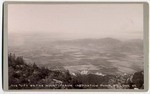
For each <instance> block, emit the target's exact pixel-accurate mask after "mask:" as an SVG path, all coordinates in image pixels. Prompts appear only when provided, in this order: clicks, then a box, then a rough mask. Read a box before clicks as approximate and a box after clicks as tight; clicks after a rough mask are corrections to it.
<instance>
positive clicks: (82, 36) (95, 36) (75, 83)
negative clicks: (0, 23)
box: [6, 3, 145, 90]
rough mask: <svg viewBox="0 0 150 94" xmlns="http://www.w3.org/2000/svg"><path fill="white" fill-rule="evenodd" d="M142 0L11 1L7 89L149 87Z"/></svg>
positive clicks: (141, 88) (9, 10) (134, 88)
mask: <svg viewBox="0 0 150 94" xmlns="http://www.w3.org/2000/svg"><path fill="white" fill-rule="evenodd" d="M143 12H144V6H143V3H16V4H15V3H8V4H7V18H6V19H7V36H8V38H7V40H8V43H7V45H8V53H7V54H8V57H7V58H8V89H9V90H22V89H23V90H25V89H75V90H76V89H108V90H109V89H110V90H114V89H118V90H122V89H124V90H125V89H126V90H143V89H144V88H145V87H144V72H145V71H144V20H143V18H144V14H143Z"/></svg>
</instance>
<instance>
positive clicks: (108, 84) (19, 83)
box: [8, 53, 144, 89]
mask: <svg viewBox="0 0 150 94" xmlns="http://www.w3.org/2000/svg"><path fill="white" fill-rule="evenodd" d="M8 63H9V89H92V88H94V89H133V88H135V87H136V88H139V89H143V88H144V87H143V71H140V72H136V73H134V74H131V75H105V76H102V75H95V74H86V75H82V74H79V73H78V74H75V75H71V74H70V73H69V71H68V70H52V69H48V68H46V67H39V66H37V65H36V64H35V63H33V64H27V63H26V62H25V61H24V59H23V57H16V56H15V54H11V53H10V54H9V56H8Z"/></svg>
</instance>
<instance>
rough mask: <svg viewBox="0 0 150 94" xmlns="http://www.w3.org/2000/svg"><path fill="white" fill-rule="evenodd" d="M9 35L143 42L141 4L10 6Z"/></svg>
mask: <svg viewBox="0 0 150 94" xmlns="http://www.w3.org/2000/svg"><path fill="white" fill-rule="evenodd" d="M8 33H9V35H12V34H16V33H18V34H20V36H21V35H34V34H36V35H38V34H42V35H47V36H48V37H51V38H62V39H63V38H66V39H67V38H68V39H69V38H72V39H76V38H103V37H114V38H125V39H132V38H143V5H142V4H9V5H8Z"/></svg>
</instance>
